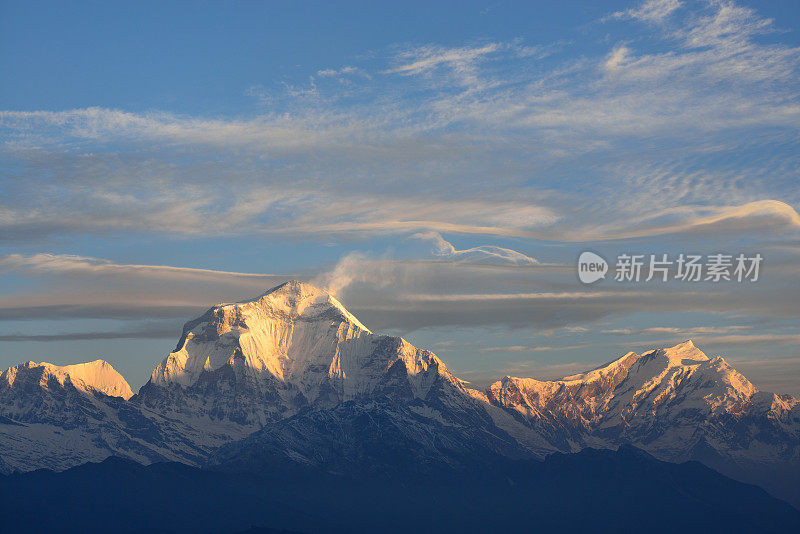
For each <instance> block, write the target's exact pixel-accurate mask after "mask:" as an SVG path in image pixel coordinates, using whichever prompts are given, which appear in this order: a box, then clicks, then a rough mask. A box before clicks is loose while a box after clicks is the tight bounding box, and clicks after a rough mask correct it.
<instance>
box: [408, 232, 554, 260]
mask: <svg viewBox="0 0 800 534" xmlns="http://www.w3.org/2000/svg"><path fill="white" fill-rule="evenodd" d="M411 237H412V238H414V239H424V240H427V241H432V242H433V244H434V249H433V253H434V254H435V255H437V256H439V257H442V258H448V259H452V260H456V261H472V262H498V263H510V264H513V265H532V264H534V263H539V262H538V261H536V260H535V259H534V258H531V257H530V256H527V255H525V254H523V253H521V252H517V251H516V250H511V249H509V248H503V247H497V246H493V245H481V246H478V247H472V248H468V249H464V250H457V249H456V247H454V246H453V244H452V243H450V242H449V241H447V240H446V239H444V238H443V237H442V235H441V234H439V233H438V232H420V233H417V234H414V235H412V236H411Z"/></svg>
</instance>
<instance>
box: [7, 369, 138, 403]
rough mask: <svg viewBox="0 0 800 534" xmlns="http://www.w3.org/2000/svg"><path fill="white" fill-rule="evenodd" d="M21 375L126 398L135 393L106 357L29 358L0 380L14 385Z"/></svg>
mask: <svg viewBox="0 0 800 534" xmlns="http://www.w3.org/2000/svg"><path fill="white" fill-rule="evenodd" d="M34 375H35V376H34ZM19 379H23V380H25V381H26V382H27V381H30V380H38V383H39V384H40V385H46V384H47V383H48V382H49V381H50V380H51V379H54V380H56V381H57V382H58V383H59V384H60V385H61V386H65V385H66V383H67V381H69V382H70V383H71V384H72V385H73V386H75V387H76V388H77V389H80V390H82V391H85V392H93V391H97V392H99V393H103V394H105V395H108V396H109V397H122V398H124V399H125V400H127V399H129V398H131V397H132V396H133V392H132V391H131V387H130V386H129V385H128V382H126V381H125V379H124V378H123V377H122V375H121V374H119V373H118V372H117V371H116V369H114V368H113V367H112V366H111V364H110V363H108V362H107V361H105V360H95V361H93V362H86V363H77V364H73V365H55V364H52V363H48V362H41V363H36V362H33V361H29V362H26V363H23V364H20V365H17V366H15V367H9V368H8V369H6V370H5V371H4V372H3V373H2V375H0V384H6V385H7V386H8V387H13V386H14V383H15V382H17V381H18V380H19Z"/></svg>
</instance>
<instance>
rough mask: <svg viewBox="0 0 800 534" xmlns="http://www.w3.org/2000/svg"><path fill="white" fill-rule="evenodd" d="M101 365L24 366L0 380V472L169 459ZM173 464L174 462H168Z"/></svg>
mask: <svg viewBox="0 0 800 534" xmlns="http://www.w3.org/2000/svg"><path fill="white" fill-rule="evenodd" d="M131 395H132V393H131V389H130V386H128V383H127V382H126V381H125V379H124V378H122V376H121V375H120V374H119V373H118V372H117V371H116V370H114V368H113V367H111V365H110V364H109V363H108V362H105V361H103V360H96V361H94V362H90V363H84V364H77V365H67V366H57V365H53V364H50V363H34V362H27V363H23V364H20V365H17V366H15V367H11V368H9V369H7V370H6V371H4V372H3V373H2V374H0V443H2V445H3V448H2V453H1V454H2V456H3V463H4V464H5V466H6V467H5V470H7V471H13V470H23V471H25V470H30V469H37V468H41V467H49V468H53V469H63V468H65V467H69V466H72V465H77V464H80V463H83V462H87V461H99V460H102V459H103V458H106V457H107V456H108V455H109V454H116V453H119V452H120V451H125V452H124V454H125V455H127V456H129V457H131V458H134V459H137V460H138V461H153V460H157V459H165V458H169V457H170V455H168V454H167V455H164V454H161V453H160V452H159V451H158V449H159V447H158V446H157V445H154V443H155V442H157V441H158V439H157V437H156V434H157V432H153V429H152V428H149V427H150V425H149V424H148V421H147V420H145V419H144V418H142V417H141V415H140V414H139V412H138V410H131V409H129V404H128V403H127V402H126V401H127V399H129V398H130V397H131ZM173 458H174V456H173Z"/></svg>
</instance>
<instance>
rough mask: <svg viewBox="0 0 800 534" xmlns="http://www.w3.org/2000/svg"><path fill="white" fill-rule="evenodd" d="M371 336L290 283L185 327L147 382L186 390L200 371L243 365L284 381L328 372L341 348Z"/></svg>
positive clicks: (338, 308)
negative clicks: (176, 343) (176, 385)
mask: <svg viewBox="0 0 800 534" xmlns="http://www.w3.org/2000/svg"><path fill="white" fill-rule="evenodd" d="M371 334H372V332H370V330H369V329H368V328H367V327H365V326H364V325H363V324H361V322H360V321H359V320H358V319H356V318H355V316H354V315H353V314H351V313H350V312H348V311H347V310H346V309H345V307H344V306H343V305H342V304H341V303H340V302H339V301H338V300H336V299H335V298H334V297H333V296H332V295H330V294H329V293H328V292H326V291H324V290H322V289H319V288H318V287H315V286H313V285H311V284H308V283H304V282H299V281H297V280H291V281H289V282H285V283H283V284H281V285H279V286H276V287H273V288H272V289H270V290H269V291H267V292H266V293H263V294H262V295H260V296H258V297H256V298H253V299H250V300H244V301H240V302H234V303H223V304H218V305H217V306H214V307H213V308H211V309H209V310H208V311H207V312H206V313H204V314H203V315H201V316H200V317H198V318H197V319H194V320H193V321H189V322H188V323H186V325H185V326H184V327H183V336H182V337H181V340H180V341H179V342H178V346H177V347H176V350H175V351H174V352H172V353H171V354H169V355H168V356H167V358H165V359H164V361H162V362H161V363H160V364H159V365H158V366H157V367H156V369H155V370H154V371H153V374H152V375H151V379H150V380H151V382H152V383H154V384H157V385H165V384H168V383H177V384H180V385H183V386H190V385H192V384H194V383H196V382H197V380H198V379H199V378H200V376H201V375H202V374H203V373H205V372H213V371H216V370H219V369H222V368H234V367H236V366H237V365H239V364H242V365H243V368H246V369H249V370H252V372H253V373H254V376H255V375H259V376H262V377H267V379H269V378H268V377H269V376H272V377H274V378H277V379H278V380H280V381H285V380H287V379H290V378H291V377H297V376H298V375H301V374H304V373H306V372H307V371H308V370H309V369H312V368H313V369H315V370H317V371H321V370H326V371H327V370H328V368H329V367H331V365H332V363H331V360H332V359H336V358H337V350H338V349H337V347H338V346H339V344H340V343H342V342H345V341H350V340H354V339H357V338H360V337H362V336H365V335H371ZM323 368H324V369H323ZM331 372H333V371H331ZM258 380H260V379H258Z"/></svg>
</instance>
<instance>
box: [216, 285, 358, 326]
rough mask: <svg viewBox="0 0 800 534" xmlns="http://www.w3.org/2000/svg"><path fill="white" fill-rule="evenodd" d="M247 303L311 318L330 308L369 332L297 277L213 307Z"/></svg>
mask: <svg viewBox="0 0 800 534" xmlns="http://www.w3.org/2000/svg"><path fill="white" fill-rule="evenodd" d="M247 305H250V306H263V307H268V308H270V309H271V310H272V311H274V312H277V313H280V314H285V315H286V316H288V317H292V318H299V317H303V318H313V317H316V316H320V315H323V314H325V313H326V312H329V311H330V310H331V309H332V310H334V312H335V314H338V315H340V316H341V317H340V318H341V319H343V320H345V321H346V322H350V323H353V324H354V325H356V326H357V327H358V328H360V329H361V330H364V331H366V332H370V330H369V329H368V328H367V327H366V326H364V325H363V324H362V323H361V321H359V320H358V319H357V318H356V317H355V316H354V315H353V314H352V313H350V312H349V311H347V309H346V308H345V307H344V306H343V305H342V303H341V302H339V301H338V300H337V299H336V298H335V297H334V296H333V295H331V294H330V293H328V292H327V291H325V290H323V289H320V288H318V287H316V286H314V285H312V284H309V283H307V282H300V281H298V280H290V281H288V282H284V283H283V284H280V285H278V286H275V287H273V288H272V289H269V290H268V291H266V292H265V293H263V294H261V295H260V296H258V297H256V298H253V299H248V300H243V301H240V302H236V303H233V304H220V305H218V306H215V308H221V307H230V306H234V307H235V306H247ZM370 333H371V332H370Z"/></svg>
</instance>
